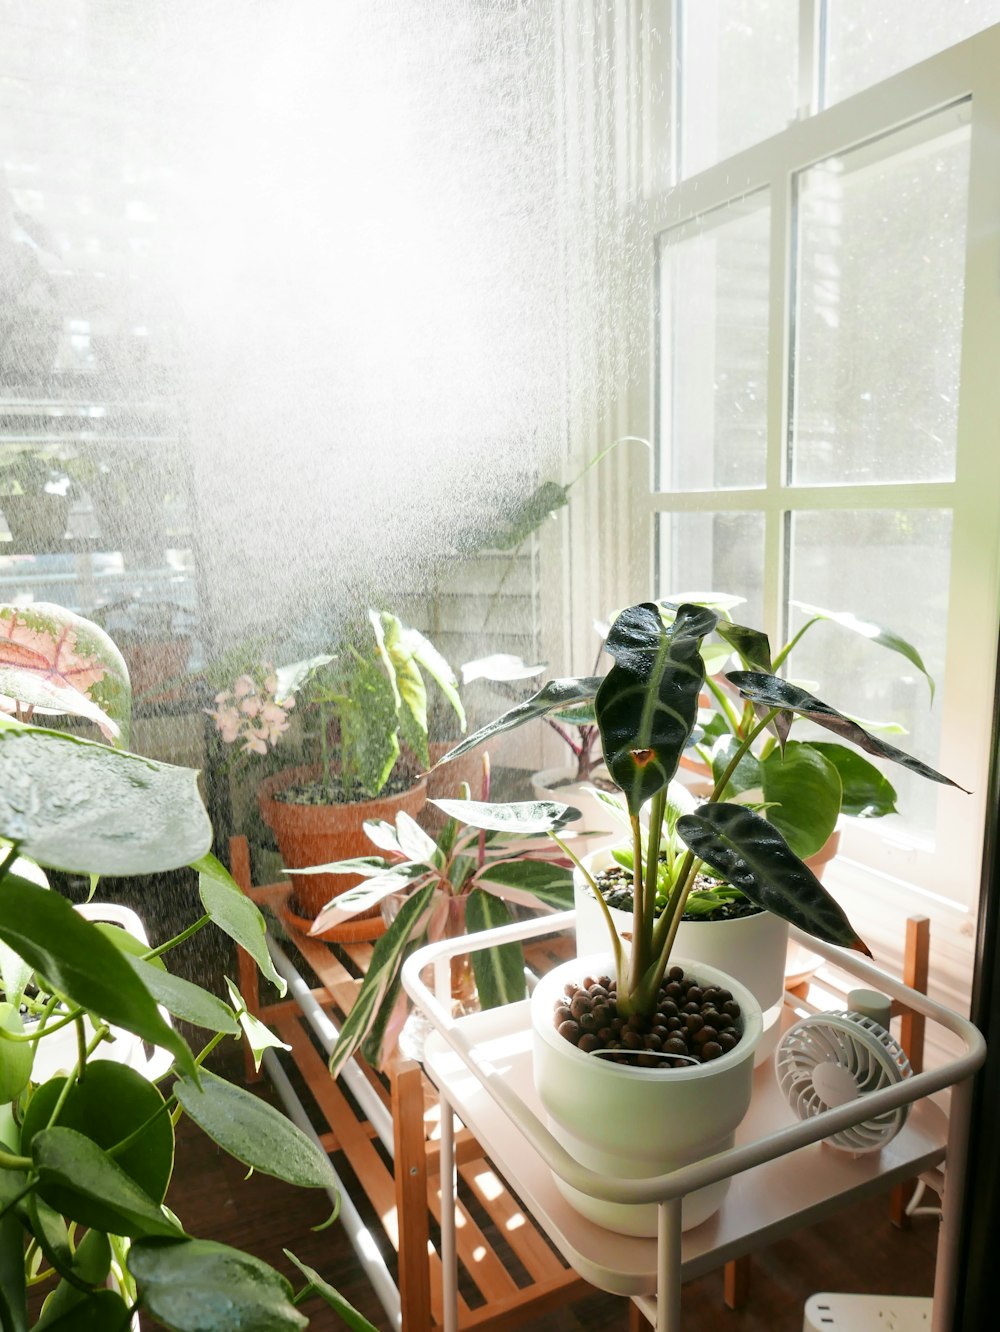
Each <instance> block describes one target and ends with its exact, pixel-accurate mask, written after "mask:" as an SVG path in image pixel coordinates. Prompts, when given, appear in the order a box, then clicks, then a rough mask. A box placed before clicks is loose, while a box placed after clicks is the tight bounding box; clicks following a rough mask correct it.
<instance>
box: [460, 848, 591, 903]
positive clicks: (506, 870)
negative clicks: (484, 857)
mask: <svg viewBox="0 0 1000 1332" xmlns="http://www.w3.org/2000/svg"><path fill="white" fill-rule="evenodd" d="M477 882H478V884H479V886H480V887H481V888H485V889H486V890H487V891H488V892H490V893H494V894H495V895H496V896H498V897H502V898H504V899H505V900H506V901H508V902H520V903H522V904H523V905H526V906H543V907H547V908H548V909H549V910H551V911H568V910H570V908H571V907H572V906H573V871H572V870H571V869H570V868H569V866H568V865H553V864H552V862H551V861H549V860H504V861H500V862H499V863H498V864H487V865H486V867H485V868H484V869H483V870H482V871H481V872H480V874H479V875H478V878H477Z"/></svg>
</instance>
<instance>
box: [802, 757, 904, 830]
mask: <svg viewBox="0 0 1000 1332" xmlns="http://www.w3.org/2000/svg"><path fill="white" fill-rule="evenodd" d="M809 748H810V749H815V750H816V751H817V753H819V754H822V755H823V757H824V758H825V759H826V760H827V761H828V762H829V763H832V764H833V766H834V767H835V768H836V769H837V771H838V773H839V774H840V782H841V786H842V787H843V795H842V797H841V810H842V812H843V813H844V814H850V815H852V816H853V817H854V818H858V819H880V818H883V817H884V816H885V815H886V814H897V813H898V812H899V811H898V810H897V809H896V790H895V787H894V786H893V785H892V783H891V782H890V781H889V779H888V778H887V777H885V776H884V775H883V774H882V773H881V772H879V770H878V768H876V767H875V765H874V764H873V763H869V762H868V760H867V759H866V758H862V756H861V755H860V754H859V753H858V752H857V751H856V750H854V749H847V748H846V747H845V746H844V745H838V744H835V743H833V742H832V741H827V740H810V742H809Z"/></svg>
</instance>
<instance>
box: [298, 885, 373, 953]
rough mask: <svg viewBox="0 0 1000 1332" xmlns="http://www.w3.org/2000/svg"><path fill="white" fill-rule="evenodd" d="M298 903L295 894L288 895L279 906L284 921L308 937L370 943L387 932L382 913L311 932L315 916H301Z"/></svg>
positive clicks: (328, 940)
mask: <svg viewBox="0 0 1000 1332" xmlns="http://www.w3.org/2000/svg"><path fill="white" fill-rule="evenodd" d="M298 909H299V908H298V903H297V902H296V901H295V897H294V895H293V894H291V893H289V894H288V896H287V897H286V898H285V899H284V901H283V902H282V903H281V904H280V906H279V907H278V914H279V916H280V917H281V919H282V922H283V923H284V924H285V925H287V926H288V928H289V929H291V930H294V931H295V933H296V934H301V935H304V936H305V937H306V938H307V939H322V940H323V942H324V943H370V942H371V941H372V940H374V939H380V938H381V937H382V935H383V934H385V921H384V920H383V919H382V917H381V915H378V916H367V917H362V919H361V920H345V921H343V922H342V923H341V924H340V925H331V926H330V927H329V929H326V930H322V931H321V932H320V933H319V934H310V933H309V931H310V930H311V929H312V927H313V925H314V923H315V917H314V916H300V915H299V914H298Z"/></svg>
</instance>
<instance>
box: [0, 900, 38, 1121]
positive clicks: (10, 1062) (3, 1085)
mask: <svg viewBox="0 0 1000 1332" xmlns="http://www.w3.org/2000/svg"><path fill="white" fill-rule="evenodd" d="M0 891H2V889H0ZM0 909H2V908H0ZM0 1029H2V1030H3V1031H8V1032H10V1033H11V1035H13V1036H23V1035H24V1023H23V1022H22V1021H21V1015H20V1013H19V1012H18V1010H17V1009H16V1008H15V1007H14V1005H13V1004H8V1003H5V1002H0ZM34 1058H35V1047H34V1046H33V1045H31V1044H30V1043H29V1042H28V1041H19V1040H14V1041H10V1040H5V1039H4V1038H3V1036H2V1035H0V1105H2V1104H5V1103H6V1102H7V1101H13V1099H14V1098H15V1096H19V1095H20V1094H21V1092H22V1091H24V1089H25V1087H27V1085H28V1079H29V1078H30V1077H31V1065H32V1063H33V1062H34Z"/></svg>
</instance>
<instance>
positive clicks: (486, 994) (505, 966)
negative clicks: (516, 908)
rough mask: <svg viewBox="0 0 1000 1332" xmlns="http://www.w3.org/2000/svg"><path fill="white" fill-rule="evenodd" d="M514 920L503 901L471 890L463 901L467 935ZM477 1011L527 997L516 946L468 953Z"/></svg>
mask: <svg viewBox="0 0 1000 1332" xmlns="http://www.w3.org/2000/svg"><path fill="white" fill-rule="evenodd" d="M513 919H514V917H513V916H512V915H511V914H510V908H509V907H508V906H507V904H506V902H501V901H500V900H499V898H497V897H494V896H493V895H492V893H484V892H482V890H481V889H478V888H474V889H473V891H472V892H471V893H470V894H469V896H468V897H467V898H466V899H465V924H466V929H467V930H468V931H469V933H470V934H472V933H475V932H477V931H479V930H491V929H495V928H496V927H498V926H500V925H509V924H510V923H511V922H512V921H513ZM470 956H471V958H472V970H473V973H474V975H475V977H476V989H477V990H478V991H479V1006H480V1008H499V1007H500V1006H501V1005H502V1004H513V1003H516V1002H517V1001H518V1000H519V999H523V998H524V996H525V995H526V994H527V985H526V984H525V979H524V950H523V949H522V947H521V945H520V944H519V943H507V944H494V945H493V947H492V948H480V949H479V950H478V951H477V952H474V953H472V954H470Z"/></svg>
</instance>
